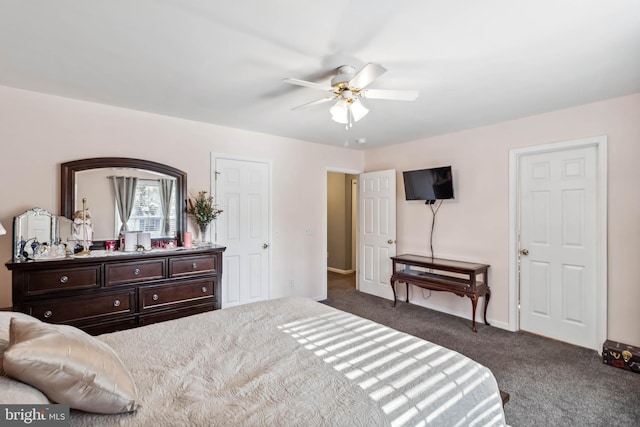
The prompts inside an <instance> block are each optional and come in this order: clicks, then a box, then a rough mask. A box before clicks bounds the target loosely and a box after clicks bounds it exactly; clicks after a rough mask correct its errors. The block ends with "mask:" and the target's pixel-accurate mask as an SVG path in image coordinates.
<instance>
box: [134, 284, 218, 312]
mask: <svg viewBox="0 0 640 427" xmlns="http://www.w3.org/2000/svg"><path fill="white" fill-rule="evenodd" d="M216 280H217V279H216V278H210V279H202V280H189V281H185V282H179V283H172V284H167V285H151V286H144V287H140V288H138V292H139V294H138V298H139V303H140V312H144V311H150V310H156V309H165V308H169V307H174V306H183V305H191V304H193V303H197V302H205V301H207V300H212V301H213V300H214V285H215V281H216Z"/></svg>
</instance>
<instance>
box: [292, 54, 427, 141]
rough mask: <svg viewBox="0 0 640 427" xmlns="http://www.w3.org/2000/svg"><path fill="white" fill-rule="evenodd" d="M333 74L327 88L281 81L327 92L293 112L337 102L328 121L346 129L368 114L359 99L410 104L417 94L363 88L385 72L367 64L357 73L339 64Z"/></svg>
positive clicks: (377, 66)
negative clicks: (324, 95)
mask: <svg viewBox="0 0 640 427" xmlns="http://www.w3.org/2000/svg"><path fill="white" fill-rule="evenodd" d="M337 72H338V74H337V75H336V76H335V77H333V78H332V79H331V86H329V85H326V84H321V83H314V82H309V81H306V80H300V79H294V78H286V79H283V80H282V81H283V82H284V83H289V84H292V85H298V86H306V87H310V88H312V89H319V90H323V91H326V92H330V93H331V94H330V95H329V96H327V97H325V98H321V99H317V100H315V101H311V102H308V103H306V104H302V105H299V106H297V107H295V108H293V110H300V109H302V108H306V107H310V106H312V105H318V104H324V103H325V102H330V101H333V100H336V99H337V102H336V103H335V104H334V105H333V106H332V107H331V108H330V109H329V111H330V112H331V118H332V119H333V120H334V121H335V122H338V123H343V124H345V125H346V126H345V127H346V128H347V129H349V128H350V127H353V124H354V123H355V122H357V121H358V120H360V119H361V118H363V117H364V116H366V115H367V113H368V112H369V110H368V109H367V108H366V107H365V106H364V105H363V104H362V101H361V99H362V98H369V99H387V100H394V101H413V100H415V99H416V98H417V97H418V91H415V90H385V89H365V88H366V87H367V86H368V85H369V84H370V83H371V82H373V81H374V80H375V79H377V78H378V77H380V76H381V75H382V74H384V73H386V72H387V69H386V68H384V67H383V66H382V65H379V64H374V63H371V62H370V63H368V64H367V65H365V66H364V67H362V69H361V70H360V71H359V72H358V73H356V69H355V67H353V66H351V65H343V66H340V67H338V69H337Z"/></svg>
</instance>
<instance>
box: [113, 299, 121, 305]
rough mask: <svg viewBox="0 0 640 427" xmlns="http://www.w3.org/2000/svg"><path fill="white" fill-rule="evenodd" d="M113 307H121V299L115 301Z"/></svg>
mask: <svg viewBox="0 0 640 427" xmlns="http://www.w3.org/2000/svg"><path fill="white" fill-rule="evenodd" d="M113 306H114V307H120V300H119V299H117V300H115V301H114V302H113Z"/></svg>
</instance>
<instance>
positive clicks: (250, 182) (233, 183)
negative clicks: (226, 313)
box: [212, 157, 271, 308]
mask: <svg viewBox="0 0 640 427" xmlns="http://www.w3.org/2000/svg"><path fill="white" fill-rule="evenodd" d="M212 163H213V165H214V176H215V177H216V178H215V189H216V190H215V193H216V200H217V203H218V205H219V207H220V209H222V210H223V213H222V214H221V215H220V216H219V217H218V220H217V222H216V233H217V239H216V243H217V244H219V245H223V246H226V247H227V249H226V251H225V252H224V255H223V260H224V262H223V267H222V308H225V307H232V306H235V305H241V304H246V303H249V302H253V301H261V300H266V299H269V277H270V274H269V265H270V262H269V254H270V252H271V250H270V247H269V236H270V232H269V226H270V209H271V208H270V206H271V203H270V188H269V187H270V184H269V183H270V181H271V179H270V173H271V167H270V165H269V163H267V162H261V161H248V160H238V159H228V158H223V157H214V161H213V162H212Z"/></svg>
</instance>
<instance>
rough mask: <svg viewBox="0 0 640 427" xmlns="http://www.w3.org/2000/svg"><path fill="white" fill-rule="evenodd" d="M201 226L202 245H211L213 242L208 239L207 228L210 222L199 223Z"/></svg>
mask: <svg viewBox="0 0 640 427" xmlns="http://www.w3.org/2000/svg"><path fill="white" fill-rule="evenodd" d="M198 227H200V246H209V245H211V242H209V240H208V239H207V229H208V228H209V224H198Z"/></svg>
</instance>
